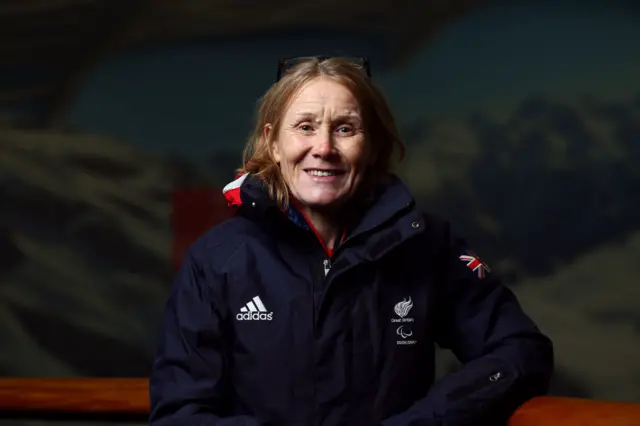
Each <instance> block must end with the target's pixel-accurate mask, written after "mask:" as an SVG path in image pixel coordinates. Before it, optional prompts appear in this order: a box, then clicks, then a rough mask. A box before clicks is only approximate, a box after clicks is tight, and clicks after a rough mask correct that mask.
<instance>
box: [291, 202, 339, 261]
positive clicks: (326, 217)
mask: <svg viewBox="0 0 640 426" xmlns="http://www.w3.org/2000/svg"><path fill="white" fill-rule="evenodd" d="M300 209H301V211H302V213H303V214H304V215H305V217H306V218H307V220H308V221H309V222H311V225H313V227H314V228H315V230H316V231H317V233H318V236H319V237H320V238H322V241H324V243H325V245H326V246H327V248H329V249H331V250H333V249H334V248H335V246H336V242H337V241H338V238H340V234H341V232H342V229H341V226H340V223H339V221H338V220H337V219H336V215H332V214H326V213H324V212H318V211H315V210H311V209H309V208H308V207H306V206H301V207H300Z"/></svg>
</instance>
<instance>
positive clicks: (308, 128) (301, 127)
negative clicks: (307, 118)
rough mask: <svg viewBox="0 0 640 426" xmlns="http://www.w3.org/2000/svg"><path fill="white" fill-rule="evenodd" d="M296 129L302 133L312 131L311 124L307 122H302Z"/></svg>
mask: <svg viewBox="0 0 640 426" xmlns="http://www.w3.org/2000/svg"><path fill="white" fill-rule="evenodd" d="M298 129H299V130H300V131H302V132H303V133H310V132H313V126H312V125H311V124H308V123H303V124H301V125H299V126H298Z"/></svg>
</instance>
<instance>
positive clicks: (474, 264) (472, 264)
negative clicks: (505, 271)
mask: <svg viewBox="0 0 640 426" xmlns="http://www.w3.org/2000/svg"><path fill="white" fill-rule="evenodd" d="M459 259H460V260H461V261H463V262H465V263H466V264H467V268H469V269H471V270H472V271H473V272H475V273H476V274H478V278H480V279H483V278H485V277H486V276H487V275H489V272H491V269H490V268H489V266H488V265H487V264H486V263H484V262H483V261H482V260H480V258H479V257H478V256H477V255H476V254H475V253H473V252H470V251H467V252H466V253H465V254H461V255H460V256H459Z"/></svg>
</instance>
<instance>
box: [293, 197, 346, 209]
mask: <svg viewBox="0 0 640 426" xmlns="http://www.w3.org/2000/svg"><path fill="white" fill-rule="evenodd" d="M343 198H344V197H338V196H333V195H332V196H331V197H329V196H325V197H308V198H304V197H303V198H302V199H301V200H300V201H301V202H302V204H304V205H306V206H307V207H309V208H310V209H317V210H327V209H333V208H336V207H338V206H340V205H341V204H342V202H343V201H344V200H343Z"/></svg>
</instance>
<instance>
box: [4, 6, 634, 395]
mask: <svg viewBox="0 0 640 426" xmlns="http://www.w3.org/2000/svg"><path fill="white" fill-rule="evenodd" d="M631 4H632V3H631V2H623V1H604V0H602V1H600V0H594V1H592V2H591V3H589V4H586V2H584V3H579V2H569V1H558V2H551V1H536V2H534V1H517V2H516V1H513V2H482V3H480V2H473V1H458V0H452V1H449V2H442V1H436V0H429V1H421V2H418V1H416V2H410V1H397V2H388V1H383V0H368V1H366V2H365V1H364V0H362V1H348V2H338V1H333V0H325V1H324V2H323V3H317V2H311V1H300V0H299V1H285V0H279V1H275V0H274V1H271V2H266V1H253V0H242V1H239V0H234V1H231V0H226V1H222V0H219V1H214V0H211V1H205V0H202V1H197V0H190V1H177V0H174V1H169V0H161V1H157V2H144V1H138V2H135V1H131V2H119V1H111V2H107V3H102V2H100V1H88V0H86V1H82V0H76V1H74V0H65V1H54V0H33V1H29V2H26V1H22V0H20V1H9V0H3V1H2V2H0V342H1V344H0V374H2V375H4V376H35V377H40V376H108V377H115V376H146V375H148V373H149V370H150V366H151V360H152V357H153V353H154V349H155V340H156V337H157V334H158V325H159V317H160V315H161V311H162V308H163V304H164V301H165V299H166V297H167V295H168V289H169V286H170V283H171V279H172V276H173V267H172V255H173V254H172V250H174V249H175V247H174V246H175V244H174V243H175V241H176V240H179V239H180V238H182V239H183V240H184V239H185V238H187V239H188V237H186V236H184V235H182V237H181V235H178V234H179V233H180V231H179V229H177V228H176V232H174V231H173V230H172V215H173V213H174V212H175V211H176V209H180V208H182V209H183V210H184V206H180V205H178V206H176V205H175V204H176V202H175V200H176V193H178V194H184V191H189V190H190V189H193V188H208V189H209V190H211V191H213V192H212V193H214V194H218V193H219V189H220V188H221V187H222V186H223V185H224V184H225V183H226V182H228V181H229V180H230V179H232V178H233V175H234V169H235V168H236V167H237V166H238V165H239V162H240V152H241V149H242V146H243V143H244V138H245V136H246V135H247V133H248V131H249V126H250V124H251V119H252V117H253V111H254V107H255V102H256V100H257V98H258V97H259V96H260V95H261V94H262V93H263V92H264V91H265V90H266V89H267V88H268V86H269V85H270V84H271V83H272V82H273V79H274V77H275V72H276V64H277V60H278V59H279V58H281V57H286V56H295V55H308V54H325V53H329V54H332V53H344V54H350V55H366V56H369V57H370V58H371V61H372V66H373V78H374V79H375V80H376V82H377V83H379V84H380V85H381V86H382V88H383V89H384V91H385V93H386V94H387V96H388V98H389V100H390V102H391V105H392V108H393V110H394V112H395V114H396V117H397V120H398V123H399V125H400V127H401V129H402V135H403V137H404V138H405V140H406V142H407V144H408V158H407V159H406V160H405V162H404V164H403V165H402V167H401V169H400V174H401V175H402V176H403V177H404V178H405V179H406V180H407V182H408V183H409V184H410V186H411V187H412V188H413V190H414V192H415V195H416V197H417V198H418V199H419V201H420V203H421V204H422V205H423V206H424V208H425V209H427V210H429V211H432V212H435V213H437V214H440V215H443V216H445V217H447V218H449V219H451V220H453V222H454V224H455V225H456V227H457V228H458V231H459V232H460V233H462V234H463V235H465V236H467V237H468V239H469V240H470V241H471V243H472V246H473V247H474V249H475V251H476V252H477V253H478V254H479V255H480V256H481V257H483V259H484V260H486V261H487V262H488V263H489V264H490V265H491V266H492V268H493V269H494V270H497V271H498V272H499V273H501V274H502V275H503V276H504V278H505V281H506V282H507V283H508V284H509V285H511V286H512V288H513V289H514V291H515V292H516V293H517V294H518V296H519V297H520V299H521V302H522V304H523V305H524V307H525V308H526V310H527V311H528V312H529V313H530V314H531V316H532V317H533V318H534V319H535V320H536V321H537V322H538V323H539V324H540V326H541V328H542V329H543V331H545V332H546V333H548V334H549V335H550V336H551V337H552V338H553V340H554V342H555V345H556V353H557V362H558V374H557V377H556V379H555V383H554V389H553V392H554V393H555V394H558V395H569V396H584V397H590V398H598V399H608V400H618V401H639V400H640V339H639V338H640V283H639V279H638V276H639V273H640V224H639V222H638V218H639V217H640V48H639V47H638V46H640V8H639V7H637V6H635V7H632V5H631ZM205 194H207V192H205ZM202 197H203V196H202V195H201V196H200V200H199V201H198V202H199V203H202V202H203V200H202ZM178 198H180V197H178ZM183 199H184V198H180V200H183ZM178 202H179V203H180V202H182V203H183V202H184V201H178ZM210 213H211V215H213V216H212V217H213V219H211V220H212V221H214V222H215V220H217V219H215V218H219V217H222V216H224V215H225V212H224V211H221V210H220V205H219V204H218V205H217V207H216V208H215V210H214V211H213V212H210ZM174 219H175V218H174ZM174 228H175V227H174ZM439 368H440V370H441V372H444V371H445V370H448V369H450V368H454V363H453V361H452V360H451V358H450V357H449V356H446V355H443V357H442V362H441V365H440V366H439Z"/></svg>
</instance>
